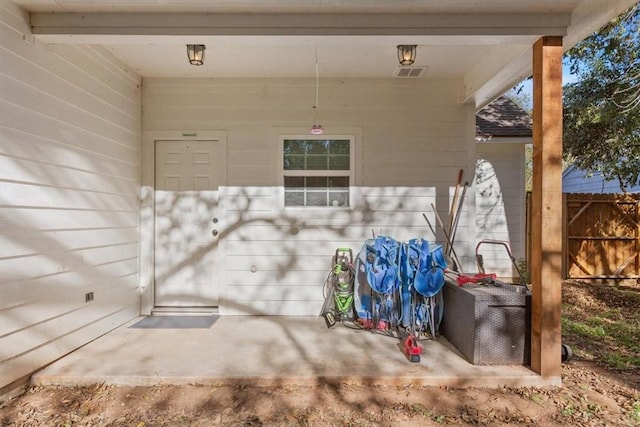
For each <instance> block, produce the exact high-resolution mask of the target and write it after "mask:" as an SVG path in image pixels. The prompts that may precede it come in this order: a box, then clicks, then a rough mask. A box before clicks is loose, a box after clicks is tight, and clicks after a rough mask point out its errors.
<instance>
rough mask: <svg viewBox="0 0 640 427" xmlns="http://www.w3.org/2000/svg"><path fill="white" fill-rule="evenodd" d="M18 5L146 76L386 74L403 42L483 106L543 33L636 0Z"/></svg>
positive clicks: (75, 0) (67, 37)
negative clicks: (202, 51) (194, 54)
mask: <svg viewBox="0 0 640 427" xmlns="http://www.w3.org/2000/svg"><path fill="white" fill-rule="evenodd" d="M12 1H13V2H14V3H16V4H18V5H19V6H21V7H22V8H24V9H25V10H26V11H27V12H29V13H31V23H32V26H33V29H34V33H35V35H36V37H38V38H40V39H41V40H43V41H45V42H50V43H79V44H99V45H103V46H105V47H106V48H107V49H108V50H109V51H111V52H112V53H113V54H114V55H115V56H117V57H119V58H120V59H121V60H122V61H123V62H125V63H126V64H127V65H128V66H129V67H131V69H133V70H134V71H136V72H137V73H138V74H140V75H141V76H143V77H248V78H251V77H296V78H297V77H299V78H305V77H315V72H316V67H315V62H316V58H317V61H318V68H319V74H320V77H321V78H326V77H339V78H390V77H392V76H393V75H394V72H395V71H396V69H397V67H398V61H397V54H396V45H398V44H416V45H418V48H417V60H416V63H415V64H414V66H424V67H428V68H427V71H426V73H424V76H427V77H453V78H460V79H464V81H465V87H466V90H467V91H468V93H467V94H466V98H467V99H471V98H474V99H475V100H476V104H477V105H479V104H482V103H484V102H487V98H488V97H491V96H494V97H495V96H497V95H499V94H500V93H501V92H500V91H504V90H506V89H508V87H510V85H512V84H514V83H517V81H519V79H522V78H524V77H526V76H527V75H528V73H530V63H531V60H530V57H531V54H530V47H531V45H532V43H533V42H535V40H537V39H538V38H540V37H541V36H544V35H563V36H564V35H565V34H568V36H567V37H566V38H565V40H568V43H575V41H574V40H571V39H572V38H574V39H575V38H577V37H584V35H583V34H581V33H579V31H578V30H580V31H582V33H584V32H585V29H584V28H582V27H585V26H586V27H587V29H586V31H589V32H590V31H593V28H588V27H589V25H591V26H592V27H594V26H596V25H597V26H598V27H599V25H601V24H600V22H602V23H604V22H606V21H607V20H608V19H610V17H611V16H615V15H614V14H615V13H616V12H617V11H618V10H619V11H622V8H624V7H625V5H626V4H631V3H633V2H634V1H633V0H307V1H304V0H184V1H180V0H12ZM605 3H606V4H605ZM611 4H613V6H612V5H611ZM598 11H599V12H598ZM585 22H586V24H585ZM572 27H576V28H577V27H580V28H577V29H576V28H572ZM595 28H597V27H595ZM576 34H577V35H576ZM587 34H588V33H587ZM187 43H195V44H205V45H206V57H205V64H204V65H203V66H200V67H196V66H192V65H190V64H188V62H187V58H186V46H185V45H186V44H187ZM492 81H493V83H492ZM482 91H484V94H482V95H481V96H480V97H478V96H477V94H478V93H479V92H482Z"/></svg>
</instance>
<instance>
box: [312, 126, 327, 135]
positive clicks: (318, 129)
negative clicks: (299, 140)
mask: <svg viewBox="0 0 640 427" xmlns="http://www.w3.org/2000/svg"><path fill="white" fill-rule="evenodd" d="M310 132H311V135H322V134H323V133H324V129H323V128H322V125H316V124H314V125H313V126H311V131H310Z"/></svg>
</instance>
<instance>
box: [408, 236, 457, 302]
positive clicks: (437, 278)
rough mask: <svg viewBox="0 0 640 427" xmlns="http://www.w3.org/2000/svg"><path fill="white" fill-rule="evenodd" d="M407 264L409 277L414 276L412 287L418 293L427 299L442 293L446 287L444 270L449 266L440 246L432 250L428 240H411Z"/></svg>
mask: <svg viewBox="0 0 640 427" xmlns="http://www.w3.org/2000/svg"><path fill="white" fill-rule="evenodd" d="M406 263H407V266H406V267H405V268H406V270H407V274H408V276H409V277H411V275H412V274H413V276H412V277H413V280H412V285H413V288H414V289H415V290H416V292H418V293H419V294H420V295H423V296H425V297H432V296H434V295H436V294H437V293H438V292H440V290H441V289H442V287H443V286H444V269H445V268H446V266H447V264H446V261H445V259H444V254H443V253H442V247H441V246H440V245H435V246H434V248H433V249H432V250H431V249H430V248H429V242H427V241H426V240H423V239H411V240H409V242H408V244H407V254H406Z"/></svg>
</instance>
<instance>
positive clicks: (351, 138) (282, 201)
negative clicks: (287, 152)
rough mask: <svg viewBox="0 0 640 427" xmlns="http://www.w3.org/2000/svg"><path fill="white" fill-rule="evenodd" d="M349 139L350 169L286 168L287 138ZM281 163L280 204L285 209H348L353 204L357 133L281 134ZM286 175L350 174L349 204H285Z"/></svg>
mask: <svg viewBox="0 0 640 427" xmlns="http://www.w3.org/2000/svg"><path fill="white" fill-rule="evenodd" d="M296 139H298V140H307V141H308V140H318V141H324V140H348V141H349V170H308V169H305V170H285V169H284V141H285V140H296ZM279 141H280V143H279V149H278V155H279V159H280V161H279V165H280V168H279V169H280V172H279V175H280V186H281V189H282V191H281V197H280V205H281V206H282V207H283V208H285V209H292V210H294V209H331V210H348V209H351V207H352V206H353V200H354V197H353V188H354V187H355V165H356V162H355V153H356V150H355V144H356V137H355V135H335V134H328V135H326V134H323V135H304V134H294V135H279ZM285 176H293V177H296V176H320V177H331V176H348V177H349V186H348V187H347V188H348V190H349V196H348V206H285V193H286V191H285V187H284V178H285Z"/></svg>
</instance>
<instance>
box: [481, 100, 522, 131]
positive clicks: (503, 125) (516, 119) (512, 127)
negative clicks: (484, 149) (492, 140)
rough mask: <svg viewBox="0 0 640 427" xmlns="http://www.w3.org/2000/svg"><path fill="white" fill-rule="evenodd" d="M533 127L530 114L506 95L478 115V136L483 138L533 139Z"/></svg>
mask: <svg viewBox="0 0 640 427" xmlns="http://www.w3.org/2000/svg"><path fill="white" fill-rule="evenodd" d="M532 126H533V121H532V119H531V116H530V115H529V113H527V112H526V111H524V110H523V109H522V108H520V107H519V106H518V105H517V104H516V103H515V102H513V101H512V100H511V99H509V98H508V97H506V96H504V95H503V96H501V97H499V98H497V99H496V100H495V101H493V102H492V103H490V104H489V105H487V106H486V107H484V108H483V109H482V110H480V111H478V113H477V114H476V134H477V135H478V136H481V137H483V138H488V137H528V138H531V137H532V135H533V131H532Z"/></svg>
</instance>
